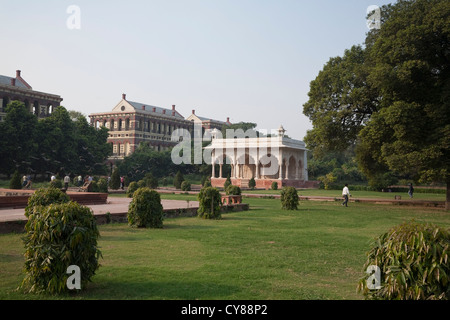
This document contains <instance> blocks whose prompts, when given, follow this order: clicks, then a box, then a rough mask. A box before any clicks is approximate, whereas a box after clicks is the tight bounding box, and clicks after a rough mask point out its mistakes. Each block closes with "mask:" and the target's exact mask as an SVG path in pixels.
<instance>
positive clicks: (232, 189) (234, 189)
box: [225, 185, 241, 196]
mask: <svg viewBox="0 0 450 320" xmlns="http://www.w3.org/2000/svg"><path fill="white" fill-rule="evenodd" d="M225 193H226V194H227V195H230V196H240V195H241V188H239V187H238V186H233V185H229V186H228V188H227V189H226V190H225Z"/></svg>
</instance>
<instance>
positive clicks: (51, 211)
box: [20, 202, 101, 294]
mask: <svg viewBox="0 0 450 320" xmlns="http://www.w3.org/2000/svg"><path fill="white" fill-rule="evenodd" d="M25 231H26V234H25V236H24V237H23V241H24V244H25V267H24V271H25V278H24V280H23V281H22V284H21V286H20V287H21V288H22V289H23V290H25V291H26V292H33V293H39V292H45V293H50V294H58V293H61V292H64V291H68V290H69V289H68V288H67V285H66V283H67V279H68V277H69V276H70V274H67V268H68V267H69V266H71V265H76V266H78V267H79V268H80V275H81V289H82V288H83V287H84V285H85V284H86V283H87V282H88V281H91V278H92V276H94V274H95V272H96V270H97V269H98V267H99V258H100V257H101V252H100V250H99V249H98V246H97V239H98V237H99V231H98V229H97V224H96V220H95V217H94V215H93V214H92V211H91V209H90V208H88V207H85V206H82V205H80V204H78V203H76V202H67V203H61V204H51V205H49V206H40V205H38V206H34V207H33V209H32V210H31V214H29V219H28V222H27V224H26V225H25Z"/></svg>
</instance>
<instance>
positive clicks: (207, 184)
mask: <svg viewBox="0 0 450 320" xmlns="http://www.w3.org/2000/svg"><path fill="white" fill-rule="evenodd" d="M208 187H211V180H210V179H206V180H205V182H204V183H203V188H208Z"/></svg>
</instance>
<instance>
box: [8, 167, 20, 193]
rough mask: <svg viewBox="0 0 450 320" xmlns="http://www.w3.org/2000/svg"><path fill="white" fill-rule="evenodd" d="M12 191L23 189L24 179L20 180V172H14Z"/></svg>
mask: <svg viewBox="0 0 450 320" xmlns="http://www.w3.org/2000/svg"><path fill="white" fill-rule="evenodd" d="M9 188H10V189H22V179H21V178H20V175H19V171H17V170H16V171H14V174H13V176H12V178H11V180H10V181H9Z"/></svg>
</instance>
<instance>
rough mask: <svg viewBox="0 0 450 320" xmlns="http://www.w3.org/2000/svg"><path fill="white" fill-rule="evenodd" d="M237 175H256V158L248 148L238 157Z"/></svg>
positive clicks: (250, 176) (253, 176) (244, 177)
mask: <svg viewBox="0 0 450 320" xmlns="http://www.w3.org/2000/svg"><path fill="white" fill-rule="evenodd" d="M235 177H236V178H240V179H251V178H255V177H256V159H255V158H254V157H253V156H252V155H250V154H249V153H248V152H247V150H246V152H245V153H244V154H242V155H240V156H239V157H238V158H237V159H236V165H235Z"/></svg>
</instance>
